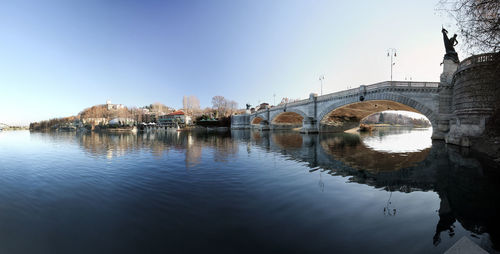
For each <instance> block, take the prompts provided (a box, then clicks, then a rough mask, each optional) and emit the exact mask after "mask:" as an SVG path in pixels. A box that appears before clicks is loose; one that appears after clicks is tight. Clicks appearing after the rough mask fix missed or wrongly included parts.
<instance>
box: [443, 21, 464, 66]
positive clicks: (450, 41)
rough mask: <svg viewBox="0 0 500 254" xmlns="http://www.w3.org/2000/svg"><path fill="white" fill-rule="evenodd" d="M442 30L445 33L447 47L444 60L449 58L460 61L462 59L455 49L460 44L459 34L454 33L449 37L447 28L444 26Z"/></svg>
mask: <svg viewBox="0 0 500 254" xmlns="http://www.w3.org/2000/svg"><path fill="white" fill-rule="evenodd" d="M441 32H442V33H443V41H444V48H445V49H446V54H445V55H444V60H447V59H449V60H452V61H453V62H455V63H459V62H460V61H459V60H458V54H457V52H456V51H455V46H456V45H457V44H458V41H457V34H454V35H453V37H451V38H448V31H447V30H446V29H444V28H443V29H442V30H441Z"/></svg>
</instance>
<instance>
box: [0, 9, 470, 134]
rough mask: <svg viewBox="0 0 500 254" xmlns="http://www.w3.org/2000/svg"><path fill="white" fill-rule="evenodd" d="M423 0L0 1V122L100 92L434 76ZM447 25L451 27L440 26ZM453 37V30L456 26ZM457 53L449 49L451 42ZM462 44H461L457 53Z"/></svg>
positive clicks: (140, 94) (436, 55) (148, 94)
mask: <svg viewBox="0 0 500 254" xmlns="http://www.w3.org/2000/svg"><path fill="white" fill-rule="evenodd" d="M436 3H437V0H431V1H427V0H426V1H314V0H303V1H293V0H287V1H280V0H273V1H258V0H248V1H244V0H227V1H217V0H213V1H211V0H203V1H146V0H141V1H105V0H96V1H93V0H81V1H77V0H74V1H67V0H61V1H51V0H46V1H39V0H33V1H23V0H12V1H9V0H7V1H1V2H0V33H1V37H0V38H1V39H0V122H4V123H11V124H12V123H15V124H26V123H28V122H30V121H36V120H43V119H48V118H51V117H62V116H69V115H75V114H77V113H78V112H80V111H81V110H82V109H83V108H86V107H89V106H92V105H95V104H103V103H105V101H106V100H107V99H111V100H112V101H113V103H122V104H125V105H127V106H143V105H149V104H151V103H154V102H161V103H164V104H166V105H168V106H173V107H176V108H179V107H181V106H182V96H183V95H195V96H197V97H198V98H199V99H200V102H201V104H202V107H206V106H210V100H211V98H212V96H214V95H222V96H224V97H226V98H228V99H233V100H235V101H237V102H238V103H239V104H240V106H244V104H245V103H247V102H248V103H251V104H252V105H255V104H257V103H258V102H259V101H260V102H263V101H267V102H270V103H273V93H275V94H276V101H277V102H279V100H280V99H281V98H282V97H289V98H306V97H308V94H309V93H310V92H317V93H319V90H320V83H319V81H318V77H319V76H320V75H322V74H323V75H324V76H325V81H324V88H323V90H324V93H328V92H334V91H339V90H343V89H345V88H347V87H348V86H351V87H357V86H359V85H361V84H371V83H375V82H380V81H384V80H388V79H389V73H390V71H389V70H390V69H389V66H390V65H389V60H388V58H387V56H386V49H387V48H391V47H392V48H396V49H397V50H398V56H397V58H396V65H395V68H394V73H395V74H394V79H396V80H404V79H405V77H410V76H411V77H412V79H413V80H422V81H438V80H439V74H440V72H441V67H440V66H439V64H440V62H441V60H442V57H443V54H444V49H443V42H442V38H441V32H440V30H441V25H445V26H451V24H452V23H451V22H450V21H446V20H445V17H442V16H440V15H438V13H436V12H435V10H434V9H435V5H436ZM449 30H450V32H451V33H453V32H454V30H452V29H449ZM459 39H460V38H459ZM459 54H460V52H459ZM463 57H464V56H463V55H461V58H463Z"/></svg>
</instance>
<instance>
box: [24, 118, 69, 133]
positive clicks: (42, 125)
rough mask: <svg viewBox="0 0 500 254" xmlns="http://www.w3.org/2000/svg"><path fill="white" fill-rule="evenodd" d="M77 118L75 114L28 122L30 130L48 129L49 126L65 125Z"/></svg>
mask: <svg viewBox="0 0 500 254" xmlns="http://www.w3.org/2000/svg"><path fill="white" fill-rule="evenodd" d="M76 119H78V118H77V117H75V116H70V117H62V118H53V119H49V120H45V121H40V122H34V123H30V130H48V129H50V128H54V127H58V126H62V125H65V124H67V123H70V122H73V121H75V120H76Z"/></svg>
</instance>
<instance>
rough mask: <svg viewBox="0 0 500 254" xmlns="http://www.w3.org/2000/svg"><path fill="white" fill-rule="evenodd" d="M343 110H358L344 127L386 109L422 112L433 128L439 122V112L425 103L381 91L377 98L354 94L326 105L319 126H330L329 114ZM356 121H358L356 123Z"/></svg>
mask: <svg viewBox="0 0 500 254" xmlns="http://www.w3.org/2000/svg"><path fill="white" fill-rule="evenodd" d="M342 110H346V111H347V110H351V111H356V112H355V113H353V118H352V119H349V118H348V117H346V121H352V124H351V126H346V127H342V128H343V129H350V128H354V125H355V124H359V121H360V120H361V119H363V118H364V117H366V116H368V115H371V114H373V113H377V112H382V111H386V110H404V111H410V112H416V113H420V114H422V115H424V116H425V117H427V119H428V120H429V121H430V122H431V125H432V127H433V128H436V123H437V112H434V111H433V110H431V109H430V108H428V107H427V106H425V105H424V104H422V103H420V102H418V101H416V100H414V99H412V98H409V97H407V96H403V95H400V94H395V93H380V94H378V95H377V96H376V97H375V98H370V96H369V95H368V96H367V98H365V99H364V100H363V101H360V100H359V98H358V97H355V96H353V97H350V98H347V99H345V100H342V101H336V102H335V103H333V104H331V105H328V106H326V107H324V109H323V110H321V111H320V112H319V113H318V118H317V120H318V123H319V128H320V129H324V127H325V126H328V125H327V124H326V119H325V118H326V117H327V116H329V115H330V116H331V114H332V113H334V112H337V113H338V114H339V115H341V114H342ZM356 121H357V123H355V122H356ZM349 127H350V128H349Z"/></svg>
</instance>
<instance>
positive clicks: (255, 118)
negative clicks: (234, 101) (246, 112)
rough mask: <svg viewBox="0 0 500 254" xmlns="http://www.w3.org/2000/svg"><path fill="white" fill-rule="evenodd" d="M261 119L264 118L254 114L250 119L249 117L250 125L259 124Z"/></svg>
mask: <svg viewBox="0 0 500 254" xmlns="http://www.w3.org/2000/svg"><path fill="white" fill-rule="evenodd" d="M263 120H265V119H264V118H263V117H262V116H254V117H252V119H250V124H252V125H256V124H260V122H262V121H263Z"/></svg>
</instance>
